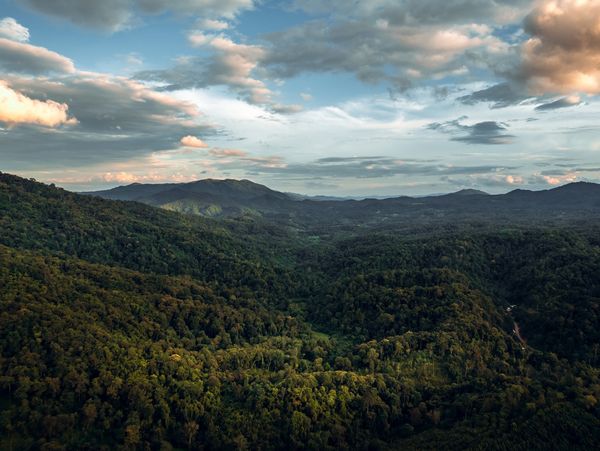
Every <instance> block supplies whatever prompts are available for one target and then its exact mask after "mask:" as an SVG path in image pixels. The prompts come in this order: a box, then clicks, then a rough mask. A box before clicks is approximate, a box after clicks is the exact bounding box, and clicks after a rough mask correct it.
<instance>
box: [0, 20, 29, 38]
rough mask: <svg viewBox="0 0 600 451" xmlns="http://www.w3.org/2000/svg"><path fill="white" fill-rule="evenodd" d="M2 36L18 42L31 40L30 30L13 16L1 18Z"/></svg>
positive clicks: (0, 29)
mask: <svg viewBox="0 0 600 451" xmlns="http://www.w3.org/2000/svg"><path fill="white" fill-rule="evenodd" d="M0 37H2V38H7V39H11V40H13V41H18V42H27V41H29V30H28V29H27V28H26V27H24V26H23V25H21V24H20V23H19V22H17V21H16V20H15V19H13V18H12V17H5V18H4V19H2V20H0Z"/></svg>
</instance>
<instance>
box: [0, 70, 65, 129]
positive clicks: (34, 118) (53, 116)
mask: <svg viewBox="0 0 600 451" xmlns="http://www.w3.org/2000/svg"><path fill="white" fill-rule="evenodd" d="M0 122H4V123H6V124H9V125H16V124H36V125H42V126H45V127H58V126H60V125H74V124H77V119H75V118H72V117H71V118H70V117H69V106H68V105H67V104H66V103H58V102H54V101H52V100H46V101H40V100H35V99H31V98H29V97H27V96H25V95H23V94H22V93H20V92H17V91H15V90H14V89H11V88H10V87H9V86H8V85H7V84H6V83H5V82H3V81H0Z"/></svg>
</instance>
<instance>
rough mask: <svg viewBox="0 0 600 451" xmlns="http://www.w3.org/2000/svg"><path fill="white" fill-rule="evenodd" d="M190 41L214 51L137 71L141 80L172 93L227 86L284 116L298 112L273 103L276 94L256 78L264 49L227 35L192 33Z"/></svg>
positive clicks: (248, 99)
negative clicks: (170, 64)
mask: <svg viewBox="0 0 600 451" xmlns="http://www.w3.org/2000/svg"><path fill="white" fill-rule="evenodd" d="M189 39H190V41H191V42H192V44H194V45H195V46H197V47H203V48H204V49H206V50H208V51H210V52H211V55H210V56H209V57H204V56H203V57H185V58H180V59H179V61H178V63H177V64H176V65H175V66H174V67H172V68H170V69H166V70H154V71H143V72H138V73H137V74H136V75H135V76H136V78H138V79H140V80H146V81H152V82H158V83H163V84H165V86H163V88H162V89H164V90H168V91H173V90H181V89H190V88H207V87H210V86H227V87H229V89H231V90H232V91H233V92H235V93H236V94H238V95H239V96H241V97H242V98H243V99H244V100H245V101H247V102H248V103H250V104H253V105H263V106H267V107H269V108H270V109H271V110H272V111H274V112H277V113H282V114H289V113H295V112H298V111H300V110H301V109H302V107H301V106H299V105H281V104H279V103H276V102H275V101H274V100H273V98H272V97H273V92H272V91H271V90H270V89H269V88H268V87H267V85H266V84H265V83H264V82H263V81H261V80H259V79H257V78H255V76H254V72H256V71H257V69H258V65H259V63H260V62H261V61H262V60H263V59H264V58H265V50H264V49H263V48H262V47H261V46H257V45H248V44H239V43H236V42H234V41H232V40H231V39H229V38H228V37H226V36H222V35H218V36H214V35H204V34H201V33H192V34H190V35H189Z"/></svg>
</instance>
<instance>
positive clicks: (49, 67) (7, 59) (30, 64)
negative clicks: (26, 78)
mask: <svg viewBox="0 0 600 451" xmlns="http://www.w3.org/2000/svg"><path fill="white" fill-rule="evenodd" d="M0 68H1V69H3V70H4V71H6V72H16V73H26V74H33V75H37V74H45V73H49V72H62V73H73V72H75V66H74V64H73V61H71V60H70V59H69V58H65V57H64V56H62V55H59V54H58V53H56V52H52V51H50V50H48V49H45V48H44V47H37V46H34V45H31V44H26V43H23V42H17V41H13V40H11V39H5V38H0Z"/></svg>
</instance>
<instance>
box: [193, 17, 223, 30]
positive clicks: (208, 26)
mask: <svg viewBox="0 0 600 451" xmlns="http://www.w3.org/2000/svg"><path fill="white" fill-rule="evenodd" d="M197 26H198V28H200V29H201V30H211V31H223V30H227V29H228V28H229V24H228V23H227V22H225V21H223V20H214V19H203V20H199V21H198V24H197Z"/></svg>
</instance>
